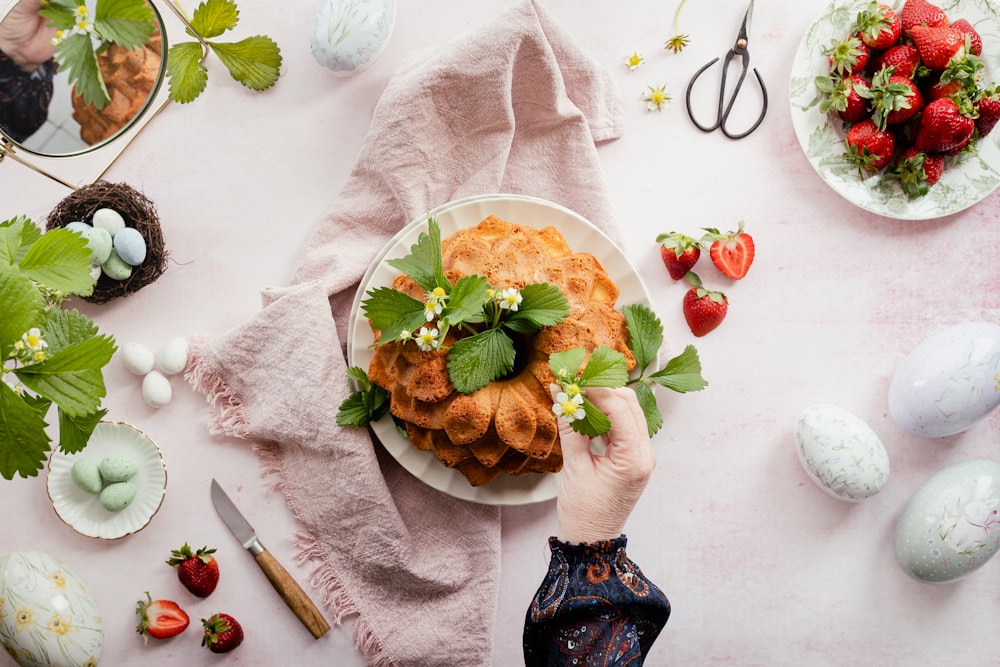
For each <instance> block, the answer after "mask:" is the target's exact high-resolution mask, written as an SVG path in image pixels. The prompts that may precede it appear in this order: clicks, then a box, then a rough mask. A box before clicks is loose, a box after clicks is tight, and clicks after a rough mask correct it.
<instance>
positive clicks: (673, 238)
mask: <svg viewBox="0 0 1000 667" xmlns="http://www.w3.org/2000/svg"><path fill="white" fill-rule="evenodd" d="M656 242H657V243H659V244H660V257H662V258H663V263H664V265H666V267H667V272H668V273H669V274H670V277H671V278H673V279H674V280H680V279H681V278H683V277H684V274H685V273H687V272H688V271H690V270H691V267H692V266H694V265H695V264H696V263H697V262H698V258H699V257H701V243H699V242H698V241H695V240H694V239H693V238H691V237H690V236H685V235H684V234H678V233H677V232H668V233H666V234H660V235H659V236H657V237H656Z"/></svg>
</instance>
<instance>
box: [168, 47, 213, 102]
mask: <svg viewBox="0 0 1000 667" xmlns="http://www.w3.org/2000/svg"><path fill="white" fill-rule="evenodd" d="M204 55H205V52H204V50H203V49H202V46H201V44H199V43H198V42H183V43H181V44H174V45H173V46H171V47H170V49H169V50H168V51H167V81H168V83H167V85H168V87H169V90H170V92H169V97H170V99H171V100H172V101H174V102H179V103H180V104H186V103H188V102H190V101H192V100H193V99H195V98H196V97H198V96H199V95H201V93H202V91H203V90H205V86H206V85H207V83H208V70H207V69H206V68H205V66H204V65H203V64H202V63H201V59H202V57H204Z"/></svg>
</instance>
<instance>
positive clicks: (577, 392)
mask: <svg viewBox="0 0 1000 667" xmlns="http://www.w3.org/2000/svg"><path fill="white" fill-rule="evenodd" d="M622 314H623V315H624V316H625V324H626V327H627V328H628V347H629V350H631V352H632V356H634V357H635V360H636V368H637V369H638V370H639V373H638V375H637V376H636V377H634V378H632V379H630V378H629V376H628V365H627V361H626V359H625V355H623V354H622V353H620V352H618V351H616V350H612V349H611V348H608V347H597V348H595V349H594V351H593V352H591V354H590V358H589V359H586V364H584V360H585V358H586V356H587V354H586V351H585V350H583V349H581V348H575V349H572V350H567V351H565V352H558V353H555V354H552V355H550V356H549V369H550V370H551V371H552V372H553V373H554V374H555V376H556V380H557V381H558V382H559V383H560V385H561V389H562V391H561V392H560V396H559V397H557V400H556V406H557V407H556V412H557V414H559V416H560V418H561V419H566V420H567V421H569V422H570V425H571V426H572V427H573V430H574V431H576V432H577V433H581V434H583V435H586V436H589V437H595V436H599V435H604V434H605V433H607V432H608V431H609V430H610V428H611V422H610V420H609V419H608V418H607V415H605V414H604V413H602V412H601V411H600V410H598V409H597V407H596V406H595V405H594V404H593V403H591V402H590V401H589V400H588V399H587V398H586V391H585V388H586V387H624V386H630V387H632V389H633V390H634V391H635V393H636V398H638V399H639V405H640V406H641V407H642V412H643V415H645V417H646V427H647V430H648V432H649V435H650V437H652V436H653V435H655V434H656V433H657V432H658V431H659V430H660V427H661V426H663V416H662V415H661V414H660V410H659V407H658V406H657V404H656V396H655V395H654V394H653V388H652V385H660V386H662V387H667V388H668V389H672V390H673V391H676V392H679V393H686V392H689V391H700V390H702V389H704V388H705V387H707V386H708V382H706V381H705V379H704V378H703V377H702V375H701V361H700V359H699V358H698V351H697V350H696V349H695V347H694V346H693V345H688V346H687V347H685V348H684V351H683V352H681V353H680V354H679V355H677V356H676V357H674V358H673V359H671V360H670V361H668V362H667V363H666V365H665V366H664V367H663V368H661V369H659V370H656V371H654V372H652V373H650V374H648V375H646V370H647V369H648V368H649V366H650V364H652V363H653V361H655V360H656V355H657V352H658V351H659V349H660V347H661V346H662V345H663V324H662V323H661V322H660V320H659V318H657V317H656V314H655V313H654V312H653V311H652V310H650V309H649V308H647V307H646V306H644V305H642V304H633V305H629V306H625V307H624V308H622ZM561 399H562V400H561ZM566 401H569V403H566ZM572 403H575V404H576V405H578V406H579V408H578V409H577V410H572Z"/></svg>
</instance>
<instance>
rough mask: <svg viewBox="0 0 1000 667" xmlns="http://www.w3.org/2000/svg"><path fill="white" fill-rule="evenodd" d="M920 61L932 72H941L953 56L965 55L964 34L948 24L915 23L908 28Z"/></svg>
mask: <svg viewBox="0 0 1000 667" xmlns="http://www.w3.org/2000/svg"><path fill="white" fill-rule="evenodd" d="M910 34H911V35H912V38H913V43H914V45H916V47H917V51H919V52H920V62H922V63H923V64H924V66H925V67H927V69H929V70H931V71H932V72H943V71H944V70H945V69H946V68H947V67H948V63H950V62H951V60H952V59H953V58H961V57H963V56H965V35H964V34H962V31H961V30H957V29H955V28H952V27H950V26H937V27H934V28H932V27H930V26H927V25H915V26H913V28H912V29H911V30H910Z"/></svg>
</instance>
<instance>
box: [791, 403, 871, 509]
mask: <svg viewBox="0 0 1000 667" xmlns="http://www.w3.org/2000/svg"><path fill="white" fill-rule="evenodd" d="M795 450H796V452H798V455H799V461H800V462H801V463H802V467H803V468H804V469H805V471H806V473H807V474H808V475H809V478H810V479H811V480H812V481H814V482H815V483H816V485H817V486H819V488H821V489H823V490H824V491H826V492H827V493H829V494H830V495H831V496H833V497H834V498H838V499H840V500H846V501H849V502H858V501H861V500H864V499H865V498H868V497H870V496H873V495H875V494H876V493H878V492H879V491H881V490H882V487H883V486H884V485H885V483H886V481H888V479H889V454H888V452H886V450H885V446H884V445H883V444H882V441H881V440H880V439H879V437H878V435H877V434H876V433H875V431H873V430H872V428H871V427H870V426H869V425H868V424H867V423H865V422H864V421H863V420H861V419H860V418H858V417H856V416H855V415H853V414H851V413H850V412H848V411H847V410H844V409H843V408H839V407H837V406H835V405H829V404H826V403H817V404H815V405H811V406H809V407H808V408H806V409H805V410H803V411H802V413H801V414H800V415H799V418H798V420H796V422H795Z"/></svg>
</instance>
